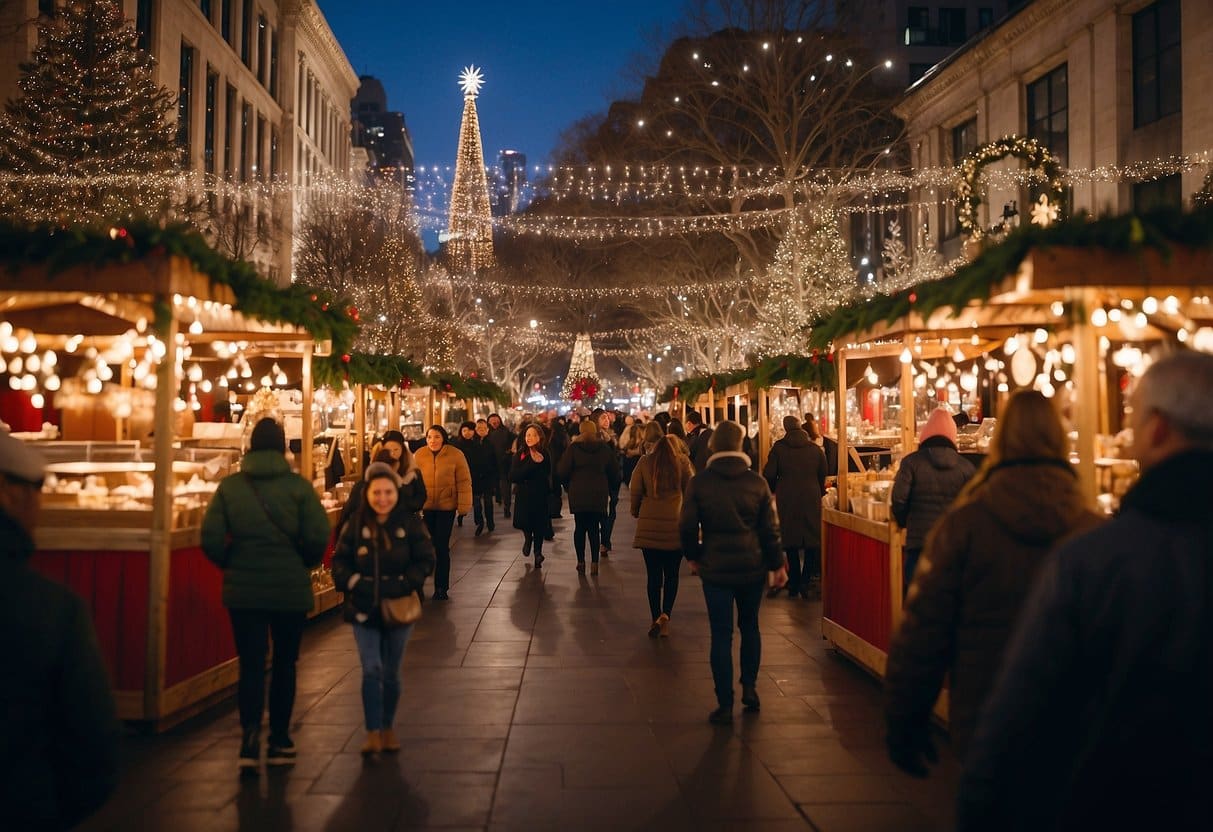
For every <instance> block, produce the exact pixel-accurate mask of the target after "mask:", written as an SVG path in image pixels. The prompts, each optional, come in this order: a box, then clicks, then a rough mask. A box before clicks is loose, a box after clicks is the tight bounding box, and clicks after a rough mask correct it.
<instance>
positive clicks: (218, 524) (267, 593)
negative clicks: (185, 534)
mask: <svg viewBox="0 0 1213 832" xmlns="http://www.w3.org/2000/svg"><path fill="white" fill-rule="evenodd" d="M263 503H264V506H263ZM267 510H268V511H271V512H273V515H274V519H275V520H276V521H277V522H276V523H275V522H273V521H271V520H270V518H269V517H268V516H267V515H266V511H267ZM279 526H281V528H279ZM330 533H331V529H330V527H329V520H328V515H327V514H325V512H324V508H323V507H322V506H321V505H320V500H319V499H318V498H317V497H316V492H315V491H314V490H312V484H311V483H310V482H308V481H307V480H305V479H304V478H303V477H301V476H299V475H298V474H296V473H294V472H293V471H291V467H290V465H289V464H287V461H286V457H285V456H283V455H282V454H281V453H279V452H278V451H273V450H264V451H250V452H249V453H247V454H245V455H244V458H243V459H242V460H241V461H240V473H237V474H231V475H230V476H227V477H224V478H223V481H222V482H220V483H219V488H218V489H217V490H216V491H215V497H214V499H213V500H211V504H210V505H209V506H207V509H206V515H205V516H204V517H203V519H202V551H203V552H205V553H206V556H207V557H208V558H209V559H210V560H211V561H212V562H214V563H215V564H216V565H218V566H219V567H220V568H222V569H223V605H224V606H225V607H227V608H229V609H237V610H244V609H252V610H270V611H274V612H305V611H307V610H310V609H311V608H312V605H313V604H314V603H315V598H314V596H313V594H312V579H311V574H310V572H311V570H312V569H313V568H314V567H316V566H317V565H319V563H320V561H321V558H323V557H324V550H325V547H326V546H327V545H328V540H329V535H330Z"/></svg>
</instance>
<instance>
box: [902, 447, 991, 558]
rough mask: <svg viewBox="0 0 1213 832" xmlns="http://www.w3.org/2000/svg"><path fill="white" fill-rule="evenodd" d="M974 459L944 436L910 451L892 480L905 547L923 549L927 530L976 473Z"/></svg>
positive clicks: (929, 529)
mask: <svg viewBox="0 0 1213 832" xmlns="http://www.w3.org/2000/svg"><path fill="white" fill-rule="evenodd" d="M973 473H974V468H973V463H971V462H969V461H968V460H967V459H965V458H963V457H962V456H961V455H960V454H959V453H957V451H956V446H955V445H953V444H952V443H951V442H949V441H948V440H947V439H945V438H944V437H942V436H932V437H931V438H930V439H927V440H926V441H925V442H923V443H922V444H921V445H919V446H918V450H916V451H914V452H913V453H911V454H907V455H906V457H905V458H904V459H903V460H902V461H901V467H900V468H898V469H897V478H896V479H895V480H894V481H893V506H892V507H893V517H894V519H896V520H897V523H898V525H900V526H901V527H902V528H904V529H905V530H906V542H905V547H906V548H907V549H921V548H922V547H923V544H924V543H925V542H926V539H927V532H929V531H931V527H932V526H934V525H935V521H936V520H938V519H939V518H940V517H941V516H942V515H943V513H944V511H946V510H947V508H948V506H949V505H951V504H952V501H953V500H955V499H956V495H957V494H959V493H960V489H962V488H964V485H965V483H966V482H968V481H969V478H970V477H971V476H973Z"/></svg>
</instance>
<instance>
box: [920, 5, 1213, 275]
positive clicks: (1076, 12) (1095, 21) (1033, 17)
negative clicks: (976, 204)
mask: <svg viewBox="0 0 1213 832" xmlns="http://www.w3.org/2000/svg"><path fill="white" fill-rule="evenodd" d="M1210 55H1213V3H1210V2H1209V1H1208V0H1127V2H1117V0H1035V1H1034V2H1032V3H1029V4H1027V5H1025V6H1023V7H1022V8H1020V9H1018V10H1017V11H1015V12H1014V13H1013V14H1011V15H1010V16H1009V17H1007V18H1005V19H1004V20H1003V21H1002V22H1001V23H1000V24H998V25H996V26H995V27H993V28H992V29H990V30H988V31H987V32H986V33H985V34H984V35H983V36H981V37H978V38H975V39H974V40H973V41H971V42H970V43H969V44H968V45H967V46H966V47H965V48H964V49H963V50H961V51H959V52H957V53H955V54H953V55H952V56H951V57H949V58H948V59H946V60H945V61H943V62H942V63H940V64H938V65H937V66H935V67H934V68H933V69H932V70H931V71H930V72H929V73H927V75H926V76H925V77H924V78H923V79H922V80H921V81H919V82H918V83H917V84H915V85H914V86H913V87H911V88H910V90H909V91H908V92H907V93H906V95H905V97H904V99H903V100H902V102H901V103H900V104H899V105H898V107H897V114H898V115H899V116H900V117H901V118H902V119H904V121H905V123H906V137H907V141H908V142H909V160H910V163H911V165H912V166H913V167H915V168H926V167H933V166H948V165H954V164H956V163H957V161H958V160H959V159H960V158H963V156H964V155H966V154H967V153H968V152H970V151H971V150H973V149H974V148H976V147H977V146H978V145H980V144H983V143H985V142H987V141H990V140H993V139H997V138H999V137H1002V136H1005V135H1009V134H1015V135H1020V136H1031V137H1034V138H1037V139H1039V140H1040V141H1042V142H1044V143H1045V144H1046V145H1047V146H1048V147H1049V148H1050V150H1051V151H1052V152H1053V153H1054V154H1056V155H1057V156H1059V157H1061V159H1062V163H1063V165H1064V166H1066V167H1073V168H1083V169H1086V168H1096V167H1100V166H1105V165H1115V166H1125V165H1129V164H1132V163H1135V162H1147V161H1151V160H1155V159H1160V158H1165V157H1170V156H1178V155H1183V154H1193V153H1199V152H1202V151H1206V150H1210V149H1213V96H1211V95H1210V94H1209V89H1210V87H1211V85H1213V64H1210V61H1209V56H1210ZM1003 164H1004V165H1015V164H1018V163H1017V162H1015V161H1013V160H1008V161H1006V162H1004V163H1003ZM1204 175H1205V170H1204V169H1203V168H1200V169H1193V170H1189V171H1186V172H1184V173H1181V174H1176V175H1174V176H1168V177H1163V178H1159V179H1156V180H1151V181H1146V182H1129V181H1123V180H1122V181H1111V182H1098V181H1097V182H1090V183H1082V184H1079V185H1076V186H1075V187H1074V188H1073V189H1072V191H1071V194H1070V201H1071V205H1072V208H1073V209H1074V210H1086V211H1089V212H1091V213H1093V214H1104V213H1124V212H1126V211H1129V210H1132V209H1134V208H1138V209H1140V208H1145V207H1150V206H1152V205H1155V204H1158V203H1172V204H1178V203H1180V202H1181V201H1182V202H1184V203H1185V204H1187V203H1188V201H1189V200H1190V198H1191V195H1192V193H1193V192H1195V191H1197V190H1199V188H1200V187H1201V180H1202V179H1203V177H1204ZM947 196H949V194H945V193H939V192H935V193H933V192H931V191H926V192H923V193H919V194H916V195H912V197H911V201H931V200H936V199H937V200H939V202H938V204H936V205H935V206H934V207H927V208H924V209H920V211H919V213H918V215H916V216H914V217H912V218H911V219H912V221H915V222H917V223H920V224H921V223H925V224H926V225H927V226H928V227H929V229H930V234H931V239H932V240H934V241H936V242H938V243H940V244H941V248H942V250H943V251H944V253H945V254H946V255H949V256H950V255H954V254H955V253H957V252H958V251H959V249H960V240H959V235H958V230H957V227H956V217H955V213H956V212H955V207H954V206H951V205H947V204H944V203H943V199H944V198H945V197H947ZM1027 197H1028V194H1027V192H1026V191H1023V192H1018V191H1015V190H1001V191H1000V190H997V189H991V190H990V192H989V193H988V195H987V197H986V199H985V201H984V205H983V210H984V215H983V216H982V217H981V218H980V219H981V221H982V223H983V225H985V226H987V227H988V226H989V225H991V224H993V223H994V222H995V221H996V220H997V219H998V217H999V215H1001V213H1002V211H1003V208H1004V205H1007V204H1009V203H1010V201H1011V200H1015V201H1016V202H1017V204H1018V206H1020V207H1021V208H1022V207H1023V206H1024V205H1025V199H1026V198H1027ZM1020 213H1021V214H1023V213H1025V212H1024V211H1022V210H1021V212H1020Z"/></svg>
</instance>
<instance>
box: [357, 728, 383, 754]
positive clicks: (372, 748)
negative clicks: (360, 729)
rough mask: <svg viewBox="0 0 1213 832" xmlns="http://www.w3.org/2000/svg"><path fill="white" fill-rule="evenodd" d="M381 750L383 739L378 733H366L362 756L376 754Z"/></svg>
mask: <svg viewBox="0 0 1213 832" xmlns="http://www.w3.org/2000/svg"><path fill="white" fill-rule="evenodd" d="M382 750H383V739H382V738H381V737H380V735H379V732H378V731H367V732H366V742H364V743H363V744H362V753H363V755H364V756H370V755H371V754H378V753H379V752H380V751H382Z"/></svg>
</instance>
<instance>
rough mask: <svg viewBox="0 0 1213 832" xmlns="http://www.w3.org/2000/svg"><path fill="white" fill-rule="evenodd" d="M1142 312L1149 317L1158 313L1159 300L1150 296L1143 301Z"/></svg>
mask: <svg viewBox="0 0 1213 832" xmlns="http://www.w3.org/2000/svg"><path fill="white" fill-rule="evenodd" d="M1141 311H1142V312H1145V313H1146V314H1147V315H1153V314H1154V313H1155V312H1157V311H1158V298H1156V297H1154V296H1153V295H1150V296H1149V297H1148V298H1146V299H1145V300H1143V301H1142V302H1141Z"/></svg>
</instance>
